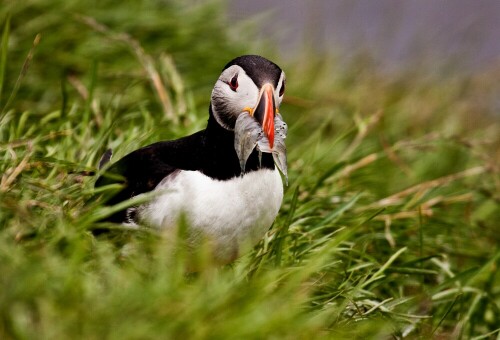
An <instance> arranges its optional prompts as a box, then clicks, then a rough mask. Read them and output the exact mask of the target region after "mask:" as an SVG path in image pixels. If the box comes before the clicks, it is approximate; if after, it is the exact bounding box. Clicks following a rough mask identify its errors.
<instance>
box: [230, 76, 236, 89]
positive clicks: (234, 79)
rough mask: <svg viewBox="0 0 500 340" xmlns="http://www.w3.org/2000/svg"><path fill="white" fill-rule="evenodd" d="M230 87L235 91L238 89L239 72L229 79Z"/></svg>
mask: <svg viewBox="0 0 500 340" xmlns="http://www.w3.org/2000/svg"><path fill="white" fill-rule="evenodd" d="M229 87H230V88H231V90H233V91H236V89H237V88H238V75H237V74H235V75H234V77H233V78H231V80H230V81H229Z"/></svg>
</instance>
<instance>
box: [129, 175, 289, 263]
mask: <svg viewBox="0 0 500 340" xmlns="http://www.w3.org/2000/svg"><path fill="white" fill-rule="evenodd" d="M155 190H161V191H163V193H162V194H160V196H158V197H157V198H156V199H154V200H153V201H152V202H151V203H149V204H147V205H145V206H143V207H140V208H139V209H138V214H139V219H140V221H141V224H143V223H144V224H146V225H148V226H151V227H154V228H160V229H165V230H175V227H176V226H177V223H178V221H179V218H180V217H181V215H182V216H183V217H185V218H186V221H187V224H188V226H189V240H190V242H191V243H192V244H193V246H196V243H197V241H198V242H199V241H200V240H201V239H209V240H210V241H211V242H212V244H213V245H214V253H215V257H216V259H217V260H218V261H219V262H230V261H231V260H234V258H235V257H237V256H238V254H240V253H241V252H242V249H241V248H242V247H248V246H253V245H255V244H256V243H257V242H258V241H259V240H260V239H261V238H262V237H263V235H264V234H265V232H266V231H267V230H268V229H269V227H270V226H271V224H272V223H273V221H274V219H275V218H276V215H277V214H278V211H279V208H280V206H281V201H282V199H283V183H282V181H281V177H280V174H279V172H278V170H269V169H260V170H258V171H253V172H250V173H248V174H245V175H244V176H243V177H235V178H232V179H230V180H226V181H219V180H214V179H212V178H210V177H208V176H205V175H204V174H202V173H200V172H198V171H179V172H177V173H175V174H173V175H171V176H169V177H167V178H165V179H164V180H163V181H162V182H161V183H160V184H159V185H158V186H157V187H156V189H155Z"/></svg>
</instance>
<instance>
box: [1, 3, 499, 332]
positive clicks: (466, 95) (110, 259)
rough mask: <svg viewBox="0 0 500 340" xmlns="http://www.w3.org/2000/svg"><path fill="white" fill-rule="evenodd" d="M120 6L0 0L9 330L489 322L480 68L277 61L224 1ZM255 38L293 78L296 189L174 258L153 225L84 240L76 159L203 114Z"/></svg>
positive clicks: (87, 181) (488, 79)
mask: <svg viewBox="0 0 500 340" xmlns="http://www.w3.org/2000/svg"><path fill="white" fill-rule="evenodd" d="M115 4H116V3H115V2H111V1H99V2H97V1H96V2H95V3H92V4H90V3H88V4H87V5H86V6H84V5H82V4H81V3H80V2H78V1H58V0H51V1H27V2H17V1H12V2H7V3H5V6H1V7H0V20H1V22H2V27H3V30H2V41H1V42H0V46H1V51H0V89H1V93H0V112H1V113H0V174H1V175H0V337H1V338H7V339H8V338H68V337H71V338H75V337H76V338H94V339H101V338H116V339H118V338H120V339H121V338H140V339H144V338H270V337H275V338H311V337H325V338H361V339H366V338H373V339H379V338H402V337H406V338H424V339H427V338H433V337H434V338H477V339H479V338H486V339H488V338H491V339H493V338H497V337H498V334H499V325H500V277H499V274H498V270H497V269H498V265H499V263H500V249H499V246H498V245H499V241H500V236H499V234H498V230H499V224H498V223H499V221H500V208H499V206H500V205H499V200H500V194H499V193H500V190H499V188H500V180H499V176H498V160H499V159H498V147H499V146H500V143H499V136H500V133H499V131H500V130H499V127H498V120H497V119H496V118H494V114H495V112H494V108H493V106H492V105H491V106H489V105H487V102H485V101H483V100H482V98H483V99H484V96H482V94H485V93H493V92H491V91H493V90H494V86H495V85H494V84H495V81H494V74H493V73H489V72H485V73H484V74H477V75H476V76H474V77H473V78H461V77H458V76H455V75H453V74H452V75H436V76H433V77H423V76H421V75H419V73H418V72H417V71H408V72H406V73H404V74H399V75H393V76H390V77H389V76H384V75H381V74H378V72H377V69H376V67H374V66H373V65H371V64H370V63H369V62H367V61H366V60H363V59H360V60H358V61H354V62H353V63H352V64H351V65H343V66H342V67H341V66H339V64H338V63H336V60H335V59H334V58H331V57H328V56H314V57H313V55H312V54H309V53H307V52H304V53H303V54H302V55H297V56H295V57H294V58H291V59H290V60H289V61H288V62H286V63H284V62H281V60H279V59H277V58H276V57H274V58H273V55H274V54H273V52H272V50H271V49H269V48H266V47H262V46H256V45H255V46H245V44H244V41H245V39H244V38H243V37H244V36H245V34H247V35H250V34H251V33H250V31H248V26H244V25H241V26H238V25H237V24H235V23H233V22H228V21H226V20H225V19H224V16H223V10H222V9H223V5H221V4H219V3H217V2H208V3H199V2H196V1H193V2H192V3H189V2H186V4H185V5H179V4H176V3H175V2H173V1H163V2H161V1H143V2H134V1H128V2H125V3H123V4H122V5H120V6H117V5H115ZM38 34H39V35H38ZM213 36H216V37H217V39H214V38H213ZM237 37H239V38H237ZM34 41H35V43H34ZM248 52H252V53H255V52H257V53H260V54H264V55H265V56H268V57H270V58H271V59H274V60H275V61H276V62H277V63H278V64H280V65H281V66H282V67H283V68H284V69H285V71H286V72H287V80H288V82H287V93H286V95H285V97H286V98H285V102H284V104H283V105H282V110H281V111H282V113H283V116H284V118H285V119H286V121H287V122H288V123H289V127H290V130H289V137H288V138H287V146H288V150H289V186H288V187H287V188H286V192H285V198H284V203H283V206H282V209H281V211H280V214H279V216H278V218H277V220H276V222H275V223H274V225H273V227H272V228H271V229H270V231H269V232H268V233H267V235H266V237H265V238H264V239H263V240H262V242H260V244H259V245H257V246H256V247H255V248H254V250H253V251H252V252H251V253H250V254H247V255H245V256H243V257H242V258H241V259H239V260H238V261H237V262H235V263H234V264H232V265H230V266H226V267H222V268H220V267H214V266H212V265H211V264H210V263H208V262H207V260H206V259H207V257H206V256H205V254H204V252H203V251H201V253H200V254H198V255H199V256H198V258H197V260H198V261H199V263H198V266H199V268H200V270H199V272H198V273H196V274H187V273H186V272H187V270H186V267H187V266H188V259H187V258H186V254H183V253H182V251H180V252H173V251H172V249H171V248H172V242H171V240H165V239H164V238H162V237H161V236H160V235H157V234H155V233H153V232H150V231H147V230H140V231H134V230H126V229H125V228H123V227H120V226H116V227H115V229H116V230H114V231H113V233H112V235H110V236H108V237H100V238H95V237H94V236H92V234H91V233H90V231H89V230H91V229H92V228H94V227H96V223H95V221H96V219H97V218H98V217H99V216H101V215H102V214H106V213H109V211H108V210H107V208H106V207H103V206H102V204H101V203H100V202H98V201H96V200H95V199H94V196H93V181H94V179H93V178H90V177H85V176H81V175H79V174H78V173H75V171H76V172H78V171H82V170H92V169H94V168H95V165H96V164H97V162H98V160H99V157H100V155H101V154H102V153H103V152H104V150H105V149H106V148H108V147H112V148H113V149H114V151H115V155H114V157H115V158H114V159H118V158H119V157H121V156H123V155H125V154H126V153H128V152H130V151H132V150H134V149H136V148H138V147H140V146H143V145H146V144H148V143H151V142H153V141H157V140H161V139H172V138H177V137H180V136H183V135H186V134H188V133H191V132H194V131H197V130H199V129H202V128H203V127H204V125H205V121H206V119H207V107H208V100H209V95H210V90H211V87H212V86H213V83H214V81H215V79H216V78H217V76H218V74H219V72H220V70H221V68H222V66H223V65H224V64H225V62H227V61H229V60H230V59H231V58H233V57H235V56H236V55H239V54H243V53H248ZM496 114H498V112H496ZM497 117H498V116H497Z"/></svg>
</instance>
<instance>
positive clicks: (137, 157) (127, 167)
mask: <svg viewBox="0 0 500 340" xmlns="http://www.w3.org/2000/svg"><path fill="white" fill-rule="evenodd" d="M201 138H202V135H201V132H198V133H196V134H194V135H191V136H188V137H184V138H181V139H178V140H174V141H165V142H158V143H155V144H151V145H149V146H146V147H143V148H141V149H138V150H136V151H133V152H131V153H129V154H128V155H126V156H125V157H123V158H122V159H120V160H119V161H118V162H116V163H114V164H113V165H111V166H110V167H109V169H107V170H106V172H105V173H103V174H102V175H101V176H100V177H99V178H98V179H97V181H96V183H95V187H96V188H98V187H102V186H105V185H110V184H121V185H122V189H121V190H119V191H118V192H117V193H115V194H114V195H112V196H111V197H110V198H109V199H108V200H107V201H106V204H107V205H114V204H117V203H119V202H122V201H124V200H127V199H129V198H131V197H134V196H137V195H139V194H142V193H146V192H149V191H151V190H153V189H155V188H156V186H157V185H158V184H159V183H160V182H161V181H162V180H163V179H164V178H166V177H168V176H169V175H171V174H172V173H174V172H175V171H177V170H198V169H199V168H200V165H199V163H200V159H201V155H200V154H201V143H202V140H201ZM108 220H109V221H111V222H123V221H125V220H126V211H122V212H119V213H117V214H115V215H113V216H111V217H110V218H108Z"/></svg>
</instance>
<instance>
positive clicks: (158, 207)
mask: <svg viewBox="0 0 500 340" xmlns="http://www.w3.org/2000/svg"><path fill="white" fill-rule="evenodd" d="M285 81H286V78H285V73H284V72H283V70H282V69H281V68H280V67H279V66H278V65H276V64H275V63H273V62H271V61H270V60H268V59H266V58H264V57H261V56H258V55H244V56H240V57H237V58H235V59H233V60H231V61H230V62H229V63H227V65H226V66H225V67H224V68H223V70H222V73H221V74H220V76H219V78H218V79H217V81H216V83H215V86H214V88H213V90H212V94H211V100H210V105H209V110H208V122H207V125H206V128H205V129H204V130H201V131H198V132H196V133H194V134H192V135H189V136H186V137H182V138H180V139H176V140H169V141H160V142H156V143H154V144H151V145H148V146H145V147H142V148H140V149H138V150H136V151H133V152H131V153H129V154H127V155H126V156H124V157H123V158H121V159H120V160H119V161H117V162H116V163H114V164H111V162H110V159H111V152H109V151H108V152H106V153H105V155H104V156H103V158H102V159H101V162H100V167H103V170H102V171H101V175H100V176H99V178H98V179H97V181H96V183H95V187H96V188H97V187H102V186H105V185H109V184H116V183H119V184H121V189H120V190H119V191H118V192H116V193H114V195H113V196H111V197H110V198H109V199H108V200H107V201H106V203H105V204H106V205H115V204H118V203H120V202H122V201H125V200H127V199H130V198H132V197H135V196H138V195H144V194H147V193H150V192H154V194H152V195H151V196H152V198H151V199H150V200H148V201H147V202H146V203H143V204H140V205H138V206H133V207H129V208H127V209H125V210H123V211H119V212H117V213H115V214H113V215H112V216H110V217H108V218H107V221H109V222H115V223H122V224H126V225H129V226H137V227H147V228H153V229H157V230H160V231H164V232H166V233H169V232H170V233H171V232H175V230H177V227H178V226H179V222H180V220H182V221H183V222H185V225H186V241H187V244H188V247H189V248H192V249H196V248H197V247H200V246H201V245H202V244H203V242H208V243H209V245H210V248H209V249H210V253H211V254H212V255H213V260H215V262H216V263H220V264H227V263H230V262H232V261H234V260H235V259H236V258H238V257H239V256H241V255H242V254H243V253H245V252H246V251H248V250H249V249H251V248H252V247H253V246H255V244H257V243H258V242H259V241H260V240H261V239H262V238H263V236H264V235H265V233H266V232H267V231H268V229H269V228H270V227H271V225H272V224H273V222H274V220H275V218H276V216H277V215H278V212H279V209H280V206H281V203H282V200H283V186H284V183H283V180H285V181H286V184H288V179H287V161H286V147H285V138H286V134H287V125H286V123H285V122H284V120H283V117H282V116H281V114H280V111H279V108H280V105H281V103H282V100H283V96H284V92H285ZM108 162H109V164H107V163H108ZM282 177H283V179H282Z"/></svg>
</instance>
